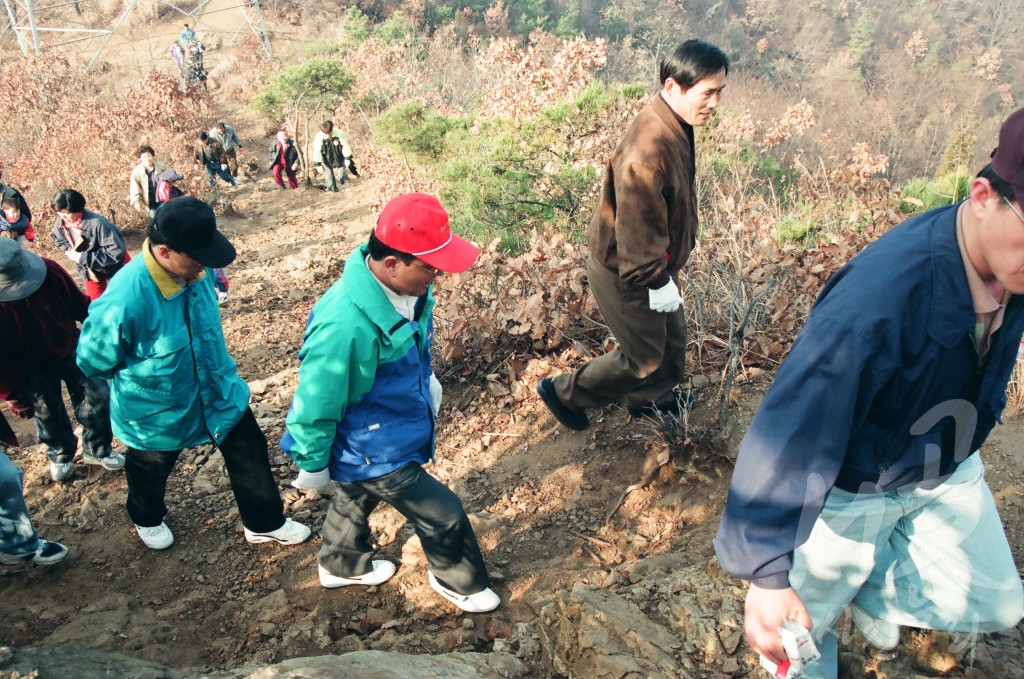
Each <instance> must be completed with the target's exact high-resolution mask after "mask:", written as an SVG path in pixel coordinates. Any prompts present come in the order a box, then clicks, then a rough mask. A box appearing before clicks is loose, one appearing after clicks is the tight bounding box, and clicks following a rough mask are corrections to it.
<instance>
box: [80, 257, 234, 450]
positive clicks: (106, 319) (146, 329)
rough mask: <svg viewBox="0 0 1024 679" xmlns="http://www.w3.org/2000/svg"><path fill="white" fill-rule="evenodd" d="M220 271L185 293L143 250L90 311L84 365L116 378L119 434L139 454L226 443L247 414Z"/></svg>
mask: <svg viewBox="0 0 1024 679" xmlns="http://www.w3.org/2000/svg"><path fill="white" fill-rule="evenodd" d="M213 280H214V276H213V271H212V270H211V269H207V270H206V271H205V272H204V273H201V274H200V275H199V277H198V278H196V279H193V280H190V281H188V283H187V284H186V285H185V287H181V286H179V285H178V284H177V283H175V282H174V280H173V279H172V278H171V277H170V275H168V273H167V272H166V271H164V270H163V269H162V268H161V267H160V265H159V264H157V262H156V260H155V259H154V258H153V255H152V254H151V253H150V251H149V241H148V240H147V241H146V242H145V243H144V244H143V246H142V256H141V257H135V258H134V259H132V260H131V261H130V262H129V263H128V264H127V265H126V266H125V267H124V268H123V269H121V270H120V271H119V272H118V273H117V275H116V276H114V277H113V278H112V279H110V284H109V285H108V286H107V289H106V290H105V291H104V293H103V294H102V295H100V297H99V298H98V299H96V300H94V301H93V302H92V303H91V304H90V305H89V316H88V318H86V319H85V324H84V325H83V326H82V336H81V338H80V339H79V342H78V366H79V367H80V368H81V369H82V372H84V373H85V374H86V375H88V376H89V377H100V378H103V379H108V380H110V419H111V424H112V425H113V429H114V436H116V437H117V438H118V439H120V440H121V441H122V442H123V443H125V444H126V445H128V446H131V447H132V448H136V449H138V450H157V451H172V450H180V449H182V448H187V447H189V446H195V445H199V444H201V443H209V442H210V441H213V442H215V443H220V442H221V441H223V440H224V438H225V437H226V436H227V435H228V434H229V433H231V430H232V429H234V428H235V425H236V424H238V422H239V420H241V419H242V415H244V414H245V411H246V409H247V408H248V407H249V385H247V384H246V383H245V380H243V379H242V378H241V377H239V376H238V370H237V368H236V366H235V361H234V359H232V358H231V356H230V354H228V350H227V346H226V345H225V343H224V333H223V330H222V329H221V321H220V309H219V308H218V307H217V293H216V292H215V291H214V287H213Z"/></svg>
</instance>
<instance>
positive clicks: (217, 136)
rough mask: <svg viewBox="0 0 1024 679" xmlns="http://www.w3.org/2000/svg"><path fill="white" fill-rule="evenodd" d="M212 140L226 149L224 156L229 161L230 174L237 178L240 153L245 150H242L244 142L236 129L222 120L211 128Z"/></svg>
mask: <svg viewBox="0 0 1024 679" xmlns="http://www.w3.org/2000/svg"><path fill="white" fill-rule="evenodd" d="M210 138H211V139H213V140H215V141H217V142H219V143H220V145H221V146H222V147H223V148H224V156H225V157H226V158H227V159H228V172H229V173H231V176H232V177H237V176H238V152H239V151H243V150H245V149H243V148H242V140H241V139H239V138H238V133H237V132H235V128H234V127H232V126H231V125H228V124H227V123H225V122H224V121H223V120H222V121H221V122H219V123H217V124H216V125H214V126H213V127H212V128H210Z"/></svg>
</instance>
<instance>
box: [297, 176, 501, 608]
mask: <svg viewBox="0 0 1024 679" xmlns="http://www.w3.org/2000/svg"><path fill="white" fill-rule="evenodd" d="M476 257H477V249H476V247H475V246H473V245H472V244H471V243H469V242H467V241H465V240H463V239H462V238H459V237H458V236H456V235H455V234H453V233H452V232H451V228H450V227H449V225H448V215H447V213H446V212H445V210H444V208H443V207H442V206H441V204H440V203H439V202H438V201H437V199H436V198H434V197H432V196H428V195H426V194H422V193H411V194H406V195H402V196H398V197H397V198H394V199H393V200H392V201H391V202H389V203H388V204H387V205H386V206H385V207H384V210H383V211H382V212H381V215H380V218H379V219H378V220H377V224H376V226H375V227H374V230H373V232H372V233H371V234H370V240H369V242H368V243H367V244H365V245H363V246H362V247H360V248H359V249H358V250H356V251H355V252H354V253H352V255H351V256H350V257H349V258H348V259H347V260H346V266H345V271H344V273H343V274H342V277H341V280H340V281H338V282H337V283H335V284H334V285H333V286H332V287H331V288H330V289H329V290H328V291H327V292H326V293H325V294H324V296H323V297H322V298H321V299H320V301H318V302H317V303H316V304H315V305H314V306H313V310H312V311H311V312H310V314H309V321H308V322H307V324H306V333H305V338H304V339H303V342H302V348H301V349H300V350H299V361H300V362H299V386H298V388H297V389H296V391H295V397H294V399H293V401H292V406H291V408H290V409H289V411H288V418H287V420H286V425H285V426H286V431H285V435H284V439H283V440H282V441H281V448H282V449H283V450H285V451H286V452H287V453H288V454H289V455H291V457H292V459H294V460H295V464H296V465H297V466H298V467H299V475H298V477H297V478H296V479H295V481H294V482H293V483H292V485H293V486H295V487H296V488H320V487H322V486H326V485H327V484H329V483H330V482H331V480H332V479H333V480H334V481H335V482H337V483H336V485H335V487H334V496H333V498H332V500H331V506H330V509H329V510H328V512H327V517H326V518H325V519H324V526H323V531H322V534H323V547H322V548H321V549H320V557H319V575H320V584H321V585H323V586H324V587H345V586H348V585H364V586H369V585H379V584H381V583H382V582H384V581H385V580H387V579H388V578H390V577H391V576H392V575H394V573H395V565H394V564H393V563H391V562H390V561H385V560H374V559H373V558H372V557H373V548H372V546H371V544H370V525H369V517H370V514H371V513H372V512H373V510H374V508H375V507H376V506H377V505H378V504H380V503H381V502H386V503H388V504H390V505H391V506H393V507H394V508H395V509H397V510H398V511H399V512H401V514H402V515H403V516H404V517H406V519H408V520H409V521H410V522H411V523H412V525H413V527H414V528H415V529H416V534H417V535H418V536H419V538H420V543H421V545H422V546H423V552H424V554H425V555H426V557H427V563H428V564H429V566H430V568H429V570H428V576H427V580H428V582H429V583H430V586H431V587H432V588H433V589H434V590H435V591H436V592H437V593H438V594H440V595H441V596H442V597H444V598H445V599H447V600H448V601H450V602H452V603H453V604H455V605H456V606H458V607H459V608H461V609H462V610H464V611H467V612H470V613H483V612H486V611H490V610H494V609H495V608H497V607H498V605H499V604H500V603H501V600H500V599H499V598H498V595H497V594H495V593H494V591H492V590H491V589H490V581H489V579H488V577H487V569H486V567H485V566H484V561H483V557H482V556H481V554H480V546H479V545H478V544H477V540H476V536H475V535H474V534H473V527H472V526H471V525H470V523H469V518H468V517H467V516H466V510H465V509H464V508H463V506H462V502H461V501H460V500H459V497H458V496H457V495H456V494H455V493H453V492H452V491H451V490H450V489H449V488H448V487H447V486H445V485H444V484H442V483H441V482H439V481H438V480H436V479H435V478H434V477H433V476H431V475H430V474H428V473H427V472H426V471H424V469H423V467H422V466H421V465H423V464H425V463H426V462H427V461H428V460H431V459H433V457H434V433H435V431H436V419H437V413H438V409H439V408H440V406H441V395H442V390H441V383H440V382H438V380H437V378H436V377H435V376H434V372H433V370H432V369H431V367H430V361H431V353H430V345H431V340H432V339H433V336H434V325H433V323H434V321H433V308H434V298H433V295H432V294H431V290H432V289H433V284H434V281H435V280H436V279H437V277H438V276H440V275H442V273H444V272H458V271H465V270H466V269H468V268H469V267H470V266H472V265H473V262H474V261H476Z"/></svg>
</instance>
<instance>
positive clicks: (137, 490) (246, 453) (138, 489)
mask: <svg viewBox="0 0 1024 679" xmlns="http://www.w3.org/2000/svg"><path fill="white" fill-rule="evenodd" d="M217 447H218V449H219V450H220V452H221V455H223V456H224V466H225V467H226V468H227V471H228V479H229V480H230V481H231V491H232V492H233V493H234V495H235V502H236V503H237V504H238V514H239V515H240V516H241V517H242V525H244V526H245V527H246V528H248V529H249V530H251V531H255V532H257V533H268V532H270V531H273V530H277V529H278V528H280V527H281V526H283V525H284V504H283V503H282V502H281V491H280V490H278V488H277V483H276V482H275V481H274V475H273V473H272V472H271V470H270V460H269V458H268V457H267V437H266V436H264V435H263V431H262V430H260V426H259V425H258V424H256V417H255V416H254V415H253V414H252V410H251V409H248V408H247V409H246V411H245V414H244V415H242V419H241V420H239V421H238V424H236V425H235V428H234V429H232V430H231V431H230V432H228V435H227V436H225V437H224V440H223V441H222V442H221V443H220V444H219V445H218V446H217ZM179 455H181V450H170V451H162V450H137V449H135V448H131V447H129V448H128V454H127V455H126V456H125V465H124V471H125V475H126V476H127V478H128V502H127V509H128V516H130V517H131V519H132V522H133V523H134V524H135V525H136V526H145V527H149V526H159V525H160V523H161V522H162V521H163V520H164V517H165V516H166V515H167V505H165V504H164V495H165V493H166V492H167V478H168V477H169V476H170V475H171V470H172V469H174V463H175V462H177V461H178V456H179Z"/></svg>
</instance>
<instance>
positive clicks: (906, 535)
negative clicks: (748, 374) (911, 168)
mask: <svg viewBox="0 0 1024 679" xmlns="http://www.w3.org/2000/svg"><path fill="white" fill-rule="evenodd" d="M1022 210H1024V109H1020V110H1018V111H1016V112H1015V113H1013V114H1012V115H1011V116H1010V117H1009V118H1007V120H1006V121H1005V122H1004V123H1003V126H1002V128H1001V129H1000V132H999V145H998V147H997V148H996V150H995V152H994V153H993V155H992V162H991V163H990V164H989V165H987V166H985V167H984V168H983V169H982V170H981V172H979V173H978V175H977V177H975V179H974V180H973V181H972V182H971V185H970V189H969V191H968V194H967V198H966V199H964V200H963V201H961V202H959V203H957V204H955V205H950V206H946V207H940V208H937V209H934V210H931V211H928V212H925V213H923V214H921V215H918V216H916V217H914V218H913V219H910V220H909V221H907V222H905V223H903V224H901V225H900V226H897V227H896V228H894V229H892V230H890V231H889V232H888V233H886V234H885V235H883V236H882V237H881V238H879V239H878V240H876V241H875V242H873V243H871V244H870V245H868V246H867V247H866V248H865V249H864V250H863V252H861V253H860V254H858V255H857V256H856V257H854V258H853V259H852V260H850V262H849V263H848V264H846V265H845V266H844V267H842V268H841V269H840V270H839V271H837V272H836V273H835V274H833V276H832V277H831V278H830V279H829V281H828V283H827V284H826V285H825V287H824V289H822V291H821V294H819V295H818V299H817V300H816V301H815V303H814V306H813V307H812V309H811V312H810V314H809V315H808V317H807V322H806V323H805V324H804V327H803V329H802V330H801V331H800V335H799V336H798V337H797V338H796V341H795V342H794V343H793V348H792V350H791V351H790V352H789V355H788V356H786V359H785V360H784V361H783V362H782V365H781V366H780V367H779V370H778V372H777V373H776V375H775V379H774V381H773V382H772V385H771V387H770V388H769V389H768V392H767V393H766V394H765V397H764V400H763V401H762V402H761V405H760V406H759V407H758V409H757V413H756V414H755V415H754V419H753V420H752V421H751V423H750V428H749V429H748V430H747V433H746V435H745V436H744V437H743V442H742V443H741V444H740V450H739V456H738V458H737V460H736V467H735V471H734V472H733V477H732V482H731V484H730V486H729V495H728V499H727V501H726V506H725V513H724V515H723V517H722V521H721V524H720V526H719V528H718V535H717V536H716V537H715V541H714V545H715V553H716V554H717V555H718V560H719V562H720V563H721V565H722V568H723V569H724V570H725V571H726V572H728V573H729V574H730V575H733V576H734V577H737V578H741V579H743V580H748V581H750V588H749V590H748V592H747V598H746V604H745V607H744V622H745V624H744V626H745V629H746V635H747V640H748V641H749V643H750V646H751V648H753V649H754V650H755V651H757V652H758V653H760V654H761V655H763V656H765V657H767V658H768V659H769V660H771V661H772V662H775V663H780V662H782V661H784V660H785V659H786V655H787V654H786V651H785V650H784V649H783V647H782V642H781V640H780V638H779V626H780V625H781V624H782V623H783V622H784V621H786V620H793V621H794V622H796V623H798V624H800V625H802V626H803V627H805V628H808V629H810V630H811V634H812V637H813V638H814V640H815V641H816V642H817V645H818V649H819V651H820V652H821V660H819V661H818V662H814V663H810V664H808V665H807V666H806V667H805V668H804V676H806V677H807V678H808V679H836V677H837V675H838V656H839V653H838V643H837V636H838V633H837V632H836V631H835V630H834V626H835V625H836V623H837V622H838V620H839V618H840V616H842V615H843V612H844V610H846V609H847V607H849V611H850V615H851V618H852V620H853V625H854V626H855V627H856V628H857V629H858V630H859V631H860V632H861V634H862V635H863V636H864V638H865V639H866V640H867V641H868V643H869V644H870V645H872V646H874V647H876V648H877V649H880V650H883V651H890V650H892V649H894V648H896V646H897V645H898V644H899V641H900V626H901V625H906V626H909V627H917V628H924V629H938V630H942V631H946V632H956V633H963V634H965V635H970V636H969V637H968V638H970V639H972V643H973V639H974V635H976V634H979V633H985V632H994V631H998V630H1003V629H1007V628H1012V627H1013V626H1015V625H1016V624H1017V623H1018V622H1019V621H1020V619H1021V616H1022V615H1024V588H1022V587H1021V578H1020V572H1019V570H1018V568H1017V566H1016V565H1015V564H1014V562H1013V554H1012V552H1011V551H1010V546H1009V544H1008V543H1007V540H1006V533H1005V531H1004V530H1003V525H1002V522H1001V521H1000V519H999V513H998V511H997V508H996V503H995V501H994V499H993V497H992V492H991V491H990V490H989V487H988V484H987V483H986V482H985V465H984V464H983V463H982V459H981V453H980V448H981V447H982V445H983V444H984V443H985V441H986V439H987V438H988V435H989V432H991V431H992V429H993V427H994V426H995V425H996V423H997V422H998V421H999V418H1000V414H1001V412H1002V410H1003V407H1004V406H1005V405H1006V386H1007V383H1008V382H1009V380H1010V377H1011V375H1012V374H1013V370H1014V366H1015V365H1016V363H1017V352H1018V349H1019V347H1020V340H1021V334H1022V333H1024V271H1022V267H1021V263H1022V262H1024V212H1022Z"/></svg>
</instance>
